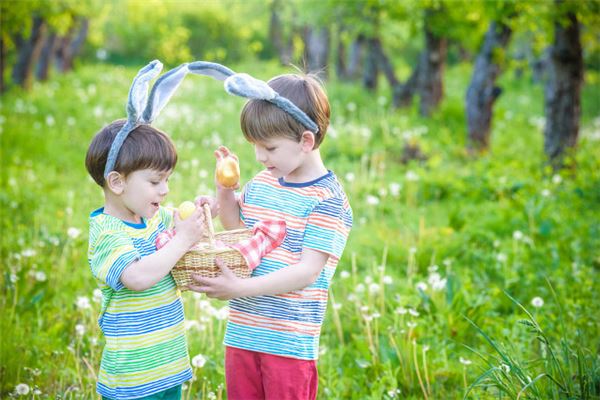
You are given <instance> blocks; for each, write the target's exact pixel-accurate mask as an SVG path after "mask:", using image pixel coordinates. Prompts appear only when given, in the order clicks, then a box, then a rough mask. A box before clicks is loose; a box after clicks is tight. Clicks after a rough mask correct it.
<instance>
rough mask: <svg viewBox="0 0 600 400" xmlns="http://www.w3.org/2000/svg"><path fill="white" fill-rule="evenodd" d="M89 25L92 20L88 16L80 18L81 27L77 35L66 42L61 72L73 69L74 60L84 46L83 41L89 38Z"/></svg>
mask: <svg viewBox="0 0 600 400" xmlns="http://www.w3.org/2000/svg"><path fill="white" fill-rule="evenodd" d="M89 25H90V21H89V20H88V19H87V18H80V19H79V29H78V31H77V35H76V36H75V38H74V39H73V40H72V41H71V40H69V41H67V42H66V43H65V47H64V49H63V54H62V59H61V67H60V70H61V72H63V73H64V72H68V71H71V70H72V69H73V60H75V58H76V57H77V55H78V54H79V52H80V51H81V48H82V47H83V43H84V42H85V39H86V38H87V34H88V28H89ZM69 37H70V36H69Z"/></svg>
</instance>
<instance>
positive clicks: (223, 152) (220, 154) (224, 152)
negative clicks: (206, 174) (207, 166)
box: [215, 146, 240, 190]
mask: <svg viewBox="0 0 600 400" xmlns="http://www.w3.org/2000/svg"><path fill="white" fill-rule="evenodd" d="M227 157H231V158H233V159H235V161H236V162H239V159H238V157H237V156H236V155H235V154H234V153H232V152H231V151H230V150H229V149H228V148H227V147H225V146H219V148H218V149H217V150H215V158H216V159H217V165H216V168H215V185H216V186H217V188H218V189H219V190H237V189H239V188H240V183H239V182H238V183H236V184H235V185H234V186H231V187H224V186H222V185H221V184H219V181H218V180H217V176H216V171H217V170H218V169H219V163H220V162H221V160H223V159H224V158H227Z"/></svg>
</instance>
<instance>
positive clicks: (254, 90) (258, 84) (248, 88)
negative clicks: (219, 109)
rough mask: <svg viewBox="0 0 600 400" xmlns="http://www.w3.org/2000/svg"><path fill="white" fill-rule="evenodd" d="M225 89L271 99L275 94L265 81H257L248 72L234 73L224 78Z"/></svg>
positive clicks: (242, 94)
mask: <svg viewBox="0 0 600 400" xmlns="http://www.w3.org/2000/svg"><path fill="white" fill-rule="evenodd" d="M225 90H226V91H227V93H229V94H234V95H236V96H241V97H246V98H248V99H259V100H267V101H271V100H273V99H274V98H275V97H276V96H277V92H275V91H274V90H273V89H272V88H271V87H270V86H269V85H267V83H266V82H263V81H259V80H258V79H255V78H253V77H251V76H250V75H248V74H235V75H232V76H230V77H229V78H227V79H225Z"/></svg>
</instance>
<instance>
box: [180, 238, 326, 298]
mask: <svg viewBox="0 0 600 400" xmlns="http://www.w3.org/2000/svg"><path fill="white" fill-rule="evenodd" d="M328 259H329V254H326V253H323V252H320V251H316V250H311V249H304V250H303V251H302V257H301V259H300V262H299V263H297V264H292V265H289V266H287V267H285V268H282V269H280V270H278V271H275V272H272V273H270V274H267V275H263V276H258V277H254V278H249V279H241V278H238V277H237V276H235V274H234V273H233V272H232V271H231V270H230V269H229V268H227V266H226V265H225V264H224V263H223V262H221V261H220V260H218V259H217V261H216V264H217V265H218V266H219V267H220V268H221V271H222V274H221V275H219V276H217V277H216V278H201V277H198V276H193V279H194V280H195V281H196V285H190V286H189V288H190V289H191V290H193V291H195V292H200V293H206V295H207V296H208V297H214V298H217V299H219V300H229V299H233V298H236V297H249V296H261V295H263V296H268V295H274V294H281V293H287V292H291V291H294V290H299V289H303V288H305V287H307V286H309V285H310V284H312V283H313V282H314V281H315V280H317V278H318V277H319V274H320V273H321V271H322V270H323V268H324V267H325V264H326V263H327V260H328Z"/></svg>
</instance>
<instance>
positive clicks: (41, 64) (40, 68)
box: [35, 32, 56, 81]
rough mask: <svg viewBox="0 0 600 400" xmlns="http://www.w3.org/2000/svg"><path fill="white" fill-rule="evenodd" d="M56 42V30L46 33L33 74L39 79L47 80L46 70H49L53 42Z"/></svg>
mask: <svg viewBox="0 0 600 400" xmlns="http://www.w3.org/2000/svg"><path fill="white" fill-rule="evenodd" d="M55 43H56V32H51V33H50V34H49V35H47V37H46V40H45V42H44V45H43V46H42V51H41V53H40V59H39V61H38V63H37V68H36V70H35V76H36V78H37V79H38V80H39V81H46V80H48V75H49V74H48V72H49V70H50V63H51V62H52V57H54V44H55Z"/></svg>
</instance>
